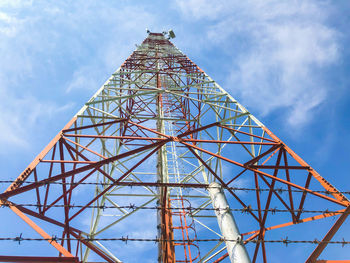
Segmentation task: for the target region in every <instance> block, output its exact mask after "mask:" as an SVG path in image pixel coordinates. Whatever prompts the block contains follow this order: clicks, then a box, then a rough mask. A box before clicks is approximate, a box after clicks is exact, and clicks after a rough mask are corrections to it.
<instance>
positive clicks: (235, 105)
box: [0, 31, 350, 263]
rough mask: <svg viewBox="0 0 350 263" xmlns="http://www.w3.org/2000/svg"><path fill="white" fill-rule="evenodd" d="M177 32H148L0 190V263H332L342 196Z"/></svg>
mask: <svg viewBox="0 0 350 263" xmlns="http://www.w3.org/2000/svg"><path fill="white" fill-rule="evenodd" d="M172 37H174V33H173V32H172V31H170V32H169V33H152V32H149V33H148V36H147V38H146V39H145V40H144V41H143V42H142V44H141V45H139V46H137V49H136V50H135V51H134V52H133V53H132V54H131V55H130V57H129V58H128V59H127V60H126V61H125V62H124V63H123V64H122V65H121V67H120V68H119V69H118V70H117V71H115V73H113V74H112V76H111V77H110V78H109V79H108V80H107V81H106V83H105V84H104V85H103V86H102V87H101V88H100V89H99V90H98V91H97V92H96V93H95V94H94V95H93V96H92V98H91V99H90V100H89V101H88V102H87V103H86V104H85V105H84V106H83V107H82V108H81V110H80V111H79V112H78V113H77V114H76V115H75V116H74V117H73V118H72V119H71V120H70V121H69V122H68V123H67V125H66V126H65V127H64V128H63V129H62V130H61V131H60V132H59V133H58V134H57V135H56V136H55V137H54V138H53V139H52V141H51V142H50V143H49V144H48V145H47V146H46V147H45V148H44V149H43V151H42V152H41V153H39V155H38V156H37V157H36V158H35V159H34V160H33V161H32V162H31V163H30V164H29V166H28V167H27V168H26V169H25V170H24V171H23V172H22V173H21V174H20V175H19V176H18V178H17V179H16V180H15V181H14V182H13V183H12V184H11V185H10V186H9V187H8V188H7V189H6V191H5V192H3V193H2V194H0V204H1V205H2V206H3V207H4V208H2V209H1V211H2V213H4V214H3V215H5V213H6V216H9V217H11V220H12V222H13V223H11V224H10V225H8V226H5V227H3V228H2V229H1V228H0V236H2V237H4V236H6V234H7V235H10V237H9V241H8V243H6V245H5V246H2V247H3V249H0V262H162V263H175V262H240V263H241V262H264V263H266V262H309V263H310V262H327V261H321V260H319V259H320V258H321V257H320V256H322V254H321V253H322V252H323V251H324V250H325V249H326V248H329V247H330V246H331V245H329V243H330V242H331V240H332V238H333V236H334V235H335V233H336V232H337V231H338V229H339V228H340V226H341V224H342V223H343V222H344V220H345V219H346V217H347V215H348V213H349V210H350V206H349V200H348V199H347V198H346V197H345V196H344V195H343V194H342V193H341V192H339V191H338V190H337V189H336V188H335V187H334V186H332V185H331V184H330V183H329V182H328V181H327V180H326V179H324V178H323V177H321V176H320V175H319V174H318V173H317V172H316V171H315V170H314V169H313V168H312V167H310V165H308V164H307V163H306V162H305V161H304V160H303V159H302V158H300V157H299V156H298V155H297V154H296V153H295V152H293V150H291V149H290V148H289V147H288V146H287V145H286V144H284V143H283V142H282V141H281V140H280V139H279V138H278V137H277V136H275V135H274V134H273V133H272V132H271V131H270V130H269V129H268V128H267V127H265V126H264V125H263V124H262V123H261V122H260V121H259V120H258V119H257V118H256V117H254V116H253V115H252V114H251V113H250V112H249V111H247V109H245V108H244V107H243V106H242V105H241V104H240V103H239V102H237V101H236V100H235V99H234V98H233V97H232V96H231V95H230V94H228V93H227V92H226V91H225V90H224V89H223V88H221V87H220V86H219V85H218V84H217V83H216V82H215V81H214V80H213V79H212V78H210V77H209V76H208V75H207V74H206V73H205V72H204V71H203V70H202V69H200V68H199V67H198V66H197V65H196V64H194V63H193V62H192V61H191V60H190V59H189V58H188V57H187V56H186V55H184V54H183V53H182V52H181V51H180V50H179V49H177V48H176V47H175V46H174V45H173V44H172V43H171V41H170V38H172ZM4 233H5V234H4ZM20 233H21V234H20ZM302 240H304V241H305V240H306V241H307V240H308V241H312V242H304V243H302V244H295V243H298V241H302ZM13 241H16V242H13ZM287 245H288V246H287ZM327 245H328V246H327ZM281 251H282V252H281ZM295 251H299V252H298V253H294V252H295ZM281 253H283V254H284V255H287V256H284V258H282V257H281ZM329 262H330V261H329ZM332 262H336V261H332Z"/></svg>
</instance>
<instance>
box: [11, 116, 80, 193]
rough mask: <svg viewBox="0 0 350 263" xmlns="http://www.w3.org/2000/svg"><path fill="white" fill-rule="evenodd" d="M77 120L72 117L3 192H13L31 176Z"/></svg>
mask: <svg viewBox="0 0 350 263" xmlns="http://www.w3.org/2000/svg"><path fill="white" fill-rule="evenodd" d="M76 120H77V117H75V116H74V117H73V118H72V119H71V120H70V121H69V122H68V123H67V124H66V126H64V128H63V129H62V130H61V131H60V132H59V133H58V134H57V135H56V136H55V137H54V138H53V139H52V140H51V141H50V143H49V144H48V145H46V147H45V148H44V149H43V150H42V151H41V152H40V153H39V154H38V155H37V156H36V157H35V159H34V160H33V161H32V162H31V163H30V164H29V165H28V167H27V168H26V169H25V170H24V171H23V172H22V173H21V174H20V176H18V177H17V178H16V180H15V181H14V182H13V183H12V184H11V185H10V186H9V187H8V188H7V189H6V191H5V192H8V191H11V190H14V189H16V188H18V187H19V186H20V185H21V184H22V183H23V181H24V180H25V179H27V177H28V176H29V175H30V174H31V172H32V171H33V169H34V168H35V167H36V166H37V165H38V164H39V163H40V160H42V159H43V158H44V157H45V156H46V154H47V153H48V152H49V151H50V150H51V148H52V147H53V146H54V145H55V144H56V143H57V142H58V140H59V139H60V138H61V136H62V131H63V130H65V129H68V128H69V127H71V126H72V124H73V123H74V122H75V121H76Z"/></svg>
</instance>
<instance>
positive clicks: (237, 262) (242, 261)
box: [208, 182, 251, 263]
mask: <svg viewBox="0 0 350 263" xmlns="http://www.w3.org/2000/svg"><path fill="white" fill-rule="evenodd" d="M208 190H209V195H210V198H211V201H212V204H213V208H214V209H215V214H216V217H217V219H218V224H219V227H220V230H221V234H222V235H223V237H224V239H225V240H231V241H225V243H226V248H227V252H228V255H229V258H230V261H231V263H250V262H251V261H250V259H249V255H248V253H247V250H246V249H245V246H244V244H243V242H242V239H241V235H240V233H239V230H238V227H237V224H236V222H235V219H234V218H233V215H232V213H231V211H230V207H229V205H228V202H227V199H226V197H225V194H224V191H223V190H222V187H221V185H220V184H218V183H217V182H213V183H211V184H210V185H209V189H208Z"/></svg>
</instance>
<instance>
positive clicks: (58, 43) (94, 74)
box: [0, 0, 350, 240]
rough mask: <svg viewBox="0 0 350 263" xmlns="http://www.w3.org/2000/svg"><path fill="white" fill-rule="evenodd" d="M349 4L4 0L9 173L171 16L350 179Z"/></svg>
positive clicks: (240, 88)
mask: <svg viewBox="0 0 350 263" xmlns="http://www.w3.org/2000/svg"><path fill="white" fill-rule="evenodd" d="M349 9H350V4H349V2H348V1H346V0H344V1H342V0H339V1H313V0H306V1H297V0H295V1H292V0H290V1H276V0H267V1H262V0H255V1H252V0H247V1H209V0H203V1H200V0H187V1H186V0H176V1H171V2H170V1H152V2H151V1H125V0H122V1H89V0H84V1H82V0H77V1H25V0H23V1H16V0H12V1H10V0H8V1H7V0H2V1H1V2H0V99H1V103H0V166H1V168H2V173H1V175H0V179H1V180H7V179H14V178H16V177H17V175H18V174H19V173H20V172H21V171H22V170H23V169H24V168H25V167H26V166H27V165H28V164H29V163H30V161H31V160H32V159H33V158H34V157H35V156H36V154H37V153H39V152H40V151H41V149H42V148H43V147H44V146H45V145H46V144H47V143H48V142H49V141H50V139H51V138H52V137H53V136H54V135H55V134H56V133H57V132H58V131H59V130H60V129H61V128H62V127H63V126H64V125H65V123H66V122H67V121H69V120H70V119H71V117H72V116H73V115H74V114H75V113H76V112H77V111H78V110H79V109H80V108H81V106H82V105H83V103H84V102H85V101H87V100H88V99H89V98H90V97H91V95H92V94H93V93H94V92H95V91H96V90H97V89H98V88H99V87H100V86H101V85H102V84H103V83H104V82H105V80H106V79H107V78H108V77H109V75H110V74H111V73H113V72H114V71H115V70H116V69H117V68H118V67H119V66H120V64H121V63H122V62H123V61H124V60H125V59H126V58H127V57H128V56H129V54H130V53H131V52H132V51H133V50H134V49H135V44H138V43H140V42H141V41H142V40H143V39H144V38H145V37H146V31H145V28H146V27H148V28H149V29H150V30H151V31H154V32H161V31H163V30H168V29H170V28H172V29H173V30H174V31H175V34H176V35H177V37H176V38H175V39H174V40H173V42H174V44H175V45H176V46H177V47H178V48H179V49H180V50H182V51H183V52H184V53H185V54H187V55H188V56H189V57H190V58H191V59H192V60H193V61H194V62H195V63H196V64H198V65H199V66H200V67H201V68H202V69H203V70H204V71H206V72H207V73H208V74H209V75H210V76H211V77H212V78H213V79H214V80H216V81H217V82H218V83H219V84H220V85H221V86H222V87H223V88H224V89H226V90H227V91H228V92H230V93H231V94H232V95H233V97H234V98H236V99H237V100H238V101H240V102H241V103H242V104H243V105H245V106H246V107H247V108H248V109H249V110H250V111H251V112H252V113H253V114H254V115H255V116H257V117H258V118H259V120H261V121H262V122H263V123H264V124H265V125H266V126H268V127H269V128H270V130H272V131H273V132H274V133H275V134H276V135H278V136H279V137H280V138H281V139H282V140H283V141H285V142H286V143H287V144H288V145H289V146H290V147H291V148H292V149H293V150H295V151H296V152H297V153H298V154H299V155H300V156H301V157H302V158H304V159H305V160H306V161H307V162H308V163H309V164H311V165H312V166H313V167H314V168H315V169H316V170H317V171H318V172H319V173H320V174H321V175H322V176H324V177H325V178H327V180H329V181H330V182H331V183H333V184H334V185H335V186H336V187H338V189H340V190H343V191H349V190H350V180H349V179H348V178H349V172H348V163H349V161H350V160H349V154H348V149H349V148H350V140H349V139H350V117H349V116H350V107H349V106H348V105H349V103H350V88H349V84H350V83H349V77H348V76H349V73H350V72H349V71H350V67H349V66H350V65H349V64H350V62H349V61H350V59H349V58H350V49H349V46H350V45H349V44H350V38H349V34H348V28H349V27H350V21H349V19H350V18H349V16H348V14H349V11H350V10H349ZM0 187H1V190H4V189H5V187H6V185H5V184H0ZM344 229H349V223H347V225H344ZM339 237H344V238H345V239H347V240H350V236H349V235H348V236H346V234H345V233H344V232H343V234H342V235H340V236H339Z"/></svg>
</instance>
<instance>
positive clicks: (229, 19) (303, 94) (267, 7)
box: [177, 0, 339, 126]
mask: <svg viewBox="0 0 350 263" xmlns="http://www.w3.org/2000/svg"><path fill="white" fill-rule="evenodd" d="M177 3H178V5H179V7H180V10H182V12H183V13H184V15H186V16H189V15H191V17H194V18H196V19H209V20H211V21H212V22H211V23H210V26H209V29H208V30H207V39H208V40H210V41H208V42H209V43H210V42H211V43H212V44H214V45H217V46H219V45H222V46H223V47H225V48H226V49H227V50H228V51H227V52H228V54H230V55H231V56H232V60H233V61H231V62H230V63H227V65H226V66H228V67H232V68H233V69H232V70H231V73H230V76H229V78H228V80H227V83H226V85H225V87H226V89H228V90H231V91H233V93H234V94H238V96H237V97H239V98H241V99H242V101H241V102H242V103H243V104H245V105H247V106H248V108H251V109H252V110H253V111H259V112H260V113H261V114H268V113H270V112H272V111H275V110H279V109H287V119H288V123H289V124H290V125H293V126H297V125H303V124H305V123H306V122H307V121H308V120H309V119H310V118H311V116H312V113H313V111H314V109H315V108H316V107H317V106H319V105H320V104H322V102H323V101H324V99H325V98H326V95H327V92H328V89H329V87H327V86H326V85H325V84H324V82H323V81H322V77H320V74H319V73H318V71H320V70H322V69H323V68H325V67H327V66H329V65H331V64H332V63H335V62H336V61H337V60H338V58H339V33H338V32H337V31H336V30H335V29H333V28H331V27H330V26H328V25H327V18H328V13H327V12H328V10H330V9H331V6H330V5H328V4H327V3H325V2H324V3H318V2H316V1H313V0H308V1H288V2H285V1H275V0H270V1H260V0H259V1H241V2H234V1H223V2H220V3H216V4H217V5H216V7H215V8H214V9H212V10H211V12H207V11H206V10H208V9H209V7H210V6H212V5H213V3H212V2H209V1H200V0H191V1H189V2H187V1H182V0H178V1H177ZM202 10H204V12H202ZM233 46H235V47H237V46H240V47H241V49H240V51H239V52H240V53H239V54H237V50H234V49H233Z"/></svg>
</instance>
